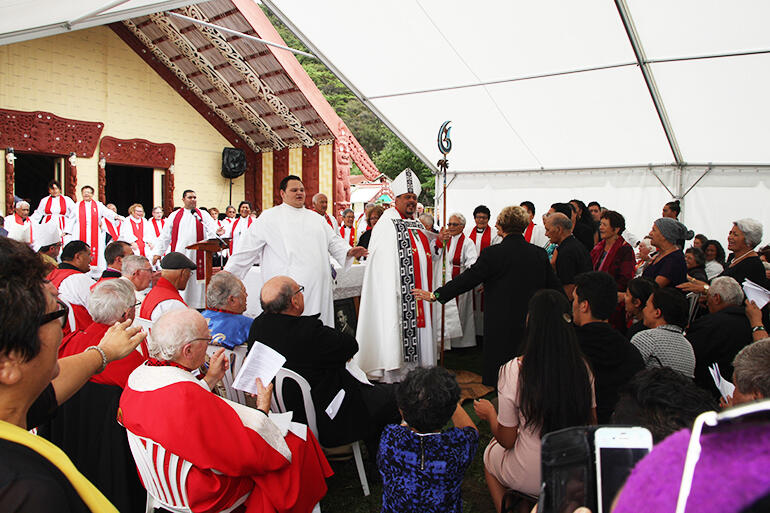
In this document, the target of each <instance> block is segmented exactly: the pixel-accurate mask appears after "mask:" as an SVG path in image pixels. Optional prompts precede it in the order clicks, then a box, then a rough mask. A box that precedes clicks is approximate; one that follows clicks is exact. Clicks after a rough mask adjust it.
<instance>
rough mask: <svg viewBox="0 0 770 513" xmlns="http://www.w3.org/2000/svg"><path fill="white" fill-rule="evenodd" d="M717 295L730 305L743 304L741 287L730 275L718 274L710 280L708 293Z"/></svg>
mask: <svg viewBox="0 0 770 513" xmlns="http://www.w3.org/2000/svg"><path fill="white" fill-rule="evenodd" d="M715 294H717V295H719V297H721V298H722V302H723V303H727V304H728V305H732V306H741V305H742V304H743V289H742V288H741V286H740V285H739V284H738V282H737V281H735V279H734V278H731V277H730V276H720V277H718V278H714V279H713V280H711V286H710V287H709V291H708V295H709V296H713V295H715Z"/></svg>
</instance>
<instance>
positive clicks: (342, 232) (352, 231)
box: [340, 224, 356, 246]
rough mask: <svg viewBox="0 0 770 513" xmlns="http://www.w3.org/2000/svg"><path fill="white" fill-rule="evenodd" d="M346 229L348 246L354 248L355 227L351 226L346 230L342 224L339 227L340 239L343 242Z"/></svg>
mask: <svg viewBox="0 0 770 513" xmlns="http://www.w3.org/2000/svg"><path fill="white" fill-rule="evenodd" d="M346 229H347V230H350V236H349V237H348V244H350V245H351V246H355V245H356V227H355V226H351V227H350V228H348V227H347V226H345V225H344V224H343V225H342V226H340V237H342V239H343V240H345V230H346Z"/></svg>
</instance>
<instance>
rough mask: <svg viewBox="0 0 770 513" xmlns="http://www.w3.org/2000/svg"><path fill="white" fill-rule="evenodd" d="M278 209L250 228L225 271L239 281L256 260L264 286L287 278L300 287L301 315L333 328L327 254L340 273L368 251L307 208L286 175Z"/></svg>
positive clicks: (295, 181) (298, 184)
mask: <svg viewBox="0 0 770 513" xmlns="http://www.w3.org/2000/svg"><path fill="white" fill-rule="evenodd" d="M280 190H281V200H282V201H283V202H282V203H281V204H280V205H278V206H277V207H273V208H270V209H268V210H265V211H264V212H263V213H262V215H260V216H259V217H258V218H257V219H256V220H255V221H254V222H253V223H252V224H251V226H250V227H249V228H248V230H247V231H246V234H245V235H244V236H243V244H242V245H240V247H239V248H238V249H237V251H235V252H234V253H233V254H232V255H230V258H229V259H228V261H227V265H226V266H225V271H229V272H231V273H233V274H235V275H236V276H238V277H239V278H240V279H241V280H243V279H244V278H245V277H246V274H247V273H248V272H249V269H251V266H252V265H253V264H254V262H256V261H260V262H261V263H260V271H261V272H260V275H261V280H262V283H260V285H259V287H260V289H261V288H262V284H264V283H265V282H267V280H269V279H270V278H272V277H274V276H281V275H283V276H289V277H290V278H292V279H293V280H294V281H296V282H297V283H298V284H299V285H301V286H302V287H304V295H305V311H304V313H303V315H316V314H320V315H321V322H323V323H324V324H325V325H326V326H329V327H332V328H333V327H334V302H333V298H332V285H333V284H332V275H331V267H330V263H329V256H331V257H332V258H334V259H335V260H336V261H337V262H339V263H340V265H342V266H343V268H344V269H343V270H346V269H348V268H349V267H350V265H351V264H352V263H353V259H354V258H360V257H362V256H366V255H367V254H368V253H367V251H366V249H364V248H361V247H355V248H351V247H350V245H349V244H348V243H347V242H345V241H344V240H342V238H341V237H340V236H339V233H338V232H336V231H334V230H332V229H331V227H330V226H329V224H327V222H326V221H325V220H324V218H323V217H321V216H319V215H318V213H317V212H314V211H313V210H308V209H306V208H305V186H304V185H303V184H302V180H301V179H300V178H299V177H297V176H294V175H289V176H287V177H286V178H284V179H283V180H281V184H280Z"/></svg>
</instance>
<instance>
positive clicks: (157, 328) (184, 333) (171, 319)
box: [147, 308, 202, 361]
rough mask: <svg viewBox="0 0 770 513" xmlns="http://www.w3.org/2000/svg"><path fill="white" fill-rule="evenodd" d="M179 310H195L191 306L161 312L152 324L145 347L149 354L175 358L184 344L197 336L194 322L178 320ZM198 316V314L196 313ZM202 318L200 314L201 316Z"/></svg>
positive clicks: (155, 356) (163, 358) (170, 358)
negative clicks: (150, 333)
mask: <svg viewBox="0 0 770 513" xmlns="http://www.w3.org/2000/svg"><path fill="white" fill-rule="evenodd" d="M181 312H185V313H186V312H195V313H198V312H197V311H196V310H193V309H192V308H185V309H183V310H172V311H170V312H166V313H165V314H163V315H162V316H161V317H160V319H158V320H157V321H156V322H155V323H154V324H153V326H152V336H151V337H149V338H148V340H149V342H148V344H147V349H148V350H149V352H150V356H151V357H153V358H157V359H158V360H165V361H172V360H176V359H177V358H178V357H179V356H180V353H181V352H182V348H183V347H184V345H185V344H187V343H189V342H190V341H191V340H193V339H194V338H197V337H198V335H199V333H198V328H197V326H196V324H197V323H195V322H179V319H178V317H179V316H180V314H181ZM198 315H199V316H200V314H199V313H198ZM201 318H202V316H201Z"/></svg>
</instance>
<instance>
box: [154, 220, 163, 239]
mask: <svg viewBox="0 0 770 513" xmlns="http://www.w3.org/2000/svg"><path fill="white" fill-rule="evenodd" d="M164 224H166V221H165V220H163V219H161V220H160V226H158V220H157V219H155V218H154V217H153V218H152V228H153V230H155V237H156V238H158V237H160V231H161V230H162V229H163V225H164Z"/></svg>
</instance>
